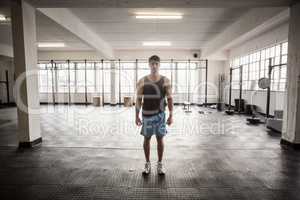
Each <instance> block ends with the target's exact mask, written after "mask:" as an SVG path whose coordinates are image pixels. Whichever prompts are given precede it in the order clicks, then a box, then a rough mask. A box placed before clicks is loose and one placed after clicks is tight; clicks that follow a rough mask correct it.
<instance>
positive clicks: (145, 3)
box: [2, 0, 292, 8]
mask: <svg viewBox="0 0 300 200" xmlns="http://www.w3.org/2000/svg"><path fill="white" fill-rule="evenodd" d="M2 1H3V2H6V1H9V0H2ZM28 1H29V2H31V3H32V4H33V5H35V6H36V7H44V8H49V7H53V8H58V7H60V8H73V7H76V8H157V7H160V8H197V7H198V8H200V7H201V8H229V7H247V8H250V7H252V8H253V7H274V6H288V5H290V4H291V2H292V0H76V1H70V0H28ZM3 4H4V3H3Z"/></svg>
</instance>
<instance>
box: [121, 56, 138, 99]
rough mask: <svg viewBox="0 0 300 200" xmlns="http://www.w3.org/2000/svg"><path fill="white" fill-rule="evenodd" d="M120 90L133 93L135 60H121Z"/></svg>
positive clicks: (127, 93)
mask: <svg viewBox="0 0 300 200" xmlns="http://www.w3.org/2000/svg"><path fill="white" fill-rule="evenodd" d="M120 80H121V92H122V94H124V95H133V94H134V91H135V62H121V74H120Z"/></svg>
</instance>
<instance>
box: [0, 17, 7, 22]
mask: <svg viewBox="0 0 300 200" xmlns="http://www.w3.org/2000/svg"><path fill="white" fill-rule="evenodd" d="M8 20H9V18H8V17H6V16H4V15H0V21H1V22H3V21H8Z"/></svg>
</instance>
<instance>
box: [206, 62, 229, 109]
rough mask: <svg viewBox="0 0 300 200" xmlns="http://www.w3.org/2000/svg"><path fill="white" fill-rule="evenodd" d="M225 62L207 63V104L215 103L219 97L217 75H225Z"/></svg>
mask: <svg viewBox="0 0 300 200" xmlns="http://www.w3.org/2000/svg"><path fill="white" fill-rule="evenodd" d="M225 64H226V61H213V60H209V61H208V70H207V71H208V74H207V82H208V87H207V102H208V103H217V101H218V96H219V89H218V87H219V75H221V74H224V73H225Z"/></svg>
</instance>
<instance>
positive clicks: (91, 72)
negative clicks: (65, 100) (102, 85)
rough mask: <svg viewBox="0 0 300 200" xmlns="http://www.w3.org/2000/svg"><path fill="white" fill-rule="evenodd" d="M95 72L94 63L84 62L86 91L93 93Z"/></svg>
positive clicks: (94, 89)
mask: <svg viewBox="0 0 300 200" xmlns="http://www.w3.org/2000/svg"><path fill="white" fill-rule="evenodd" d="M95 72H96V71H95V63H91V62H88V63H86V89H87V92H88V93H93V92H95V91H96V83H95V79H96V73H95Z"/></svg>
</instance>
